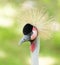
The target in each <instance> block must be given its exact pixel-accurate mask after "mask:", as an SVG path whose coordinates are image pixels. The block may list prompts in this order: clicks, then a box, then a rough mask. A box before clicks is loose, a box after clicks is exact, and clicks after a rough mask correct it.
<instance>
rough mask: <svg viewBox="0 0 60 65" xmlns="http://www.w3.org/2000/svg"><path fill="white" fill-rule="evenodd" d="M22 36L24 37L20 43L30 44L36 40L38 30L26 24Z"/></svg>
mask: <svg viewBox="0 0 60 65" xmlns="http://www.w3.org/2000/svg"><path fill="white" fill-rule="evenodd" d="M23 34H24V36H23V38H22V39H21V41H20V43H23V42H25V41H30V42H31V41H33V40H35V39H36V38H37V36H38V30H37V28H36V27H35V26H33V25H31V24H29V23H28V24H26V25H25V26H24V27H23Z"/></svg>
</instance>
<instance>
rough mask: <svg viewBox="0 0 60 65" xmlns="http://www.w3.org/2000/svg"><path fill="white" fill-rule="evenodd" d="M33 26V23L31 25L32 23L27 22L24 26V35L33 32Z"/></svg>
mask: <svg viewBox="0 0 60 65" xmlns="http://www.w3.org/2000/svg"><path fill="white" fill-rule="evenodd" d="M32 28H33V25H31V24H29V23H28V24H26V25H25V26H24V27H23V34H24V35H27V34H29V33H31V32H32Z"/></svg>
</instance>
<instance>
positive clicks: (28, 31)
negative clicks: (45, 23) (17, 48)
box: [19, 23, 40, 65]
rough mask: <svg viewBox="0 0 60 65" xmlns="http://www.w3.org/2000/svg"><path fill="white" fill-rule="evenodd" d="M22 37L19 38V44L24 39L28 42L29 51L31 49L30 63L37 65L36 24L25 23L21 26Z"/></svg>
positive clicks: (37, 43)
mask: <svg viewBox="0 0 60 65" xmlns="http://www.w3.org/2000/svg"><path fill="white" fill-rule="evenodd" d="M23 34H24V37H23V38H22V39H21V41H20V43H19V44H22V43H23V42H25V41H29V42H30V51H31V65H39V60H38V59H39V58H38V57H39V44H40V43H39V42H38V29H37V28H36V26H34V25H32V24H29V23H27V24H26V25H25V26H24V27H23Z"/></svg>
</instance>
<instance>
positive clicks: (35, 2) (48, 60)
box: [0, 0, 60, 65]
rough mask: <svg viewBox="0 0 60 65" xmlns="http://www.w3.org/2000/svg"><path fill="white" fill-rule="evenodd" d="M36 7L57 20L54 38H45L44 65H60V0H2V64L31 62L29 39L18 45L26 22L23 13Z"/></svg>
mask: <svg viewBox="0 0 60 65" xmlns="http://www.w3.org/2000/svg"><path fill="white" fill-rule="evenodd" d="M33 7H36V8H38V9H42V8H45V9H46V10H47V12H48V15H49V16H53V17H54V18H55V20H56V21H55V23H54V25H53V27H54V29H53V35H52V38H51V39H49V40H44V39H41V45H40V47H41V49H40V54H39V56H40V57H39V61H40V65H60V0H0V65H30V51H29V46H30V44H29V42H27V43H24V44H22V45H21V46H18V42H19V40H20V39H21V38H22V36H23V34H22V28H23V25H24V22H22V21H20V19H19V18H20V16H19V13H20V10H21V9H29V8H33ZM22 16H24V15H22Z"/></svg>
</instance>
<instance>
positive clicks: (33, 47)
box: [30, 42, 36, 52]
mask: <svg viewBox="0 0 60 65" xmlns="http://www.w3.org/2000/svg"><path fill="white" fill-rule="evenodd" d="M35 47H36V45H35V43H34V42H33V43H32V44H31V46H30V50H31V52H34V50H35Z"/></svg>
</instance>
